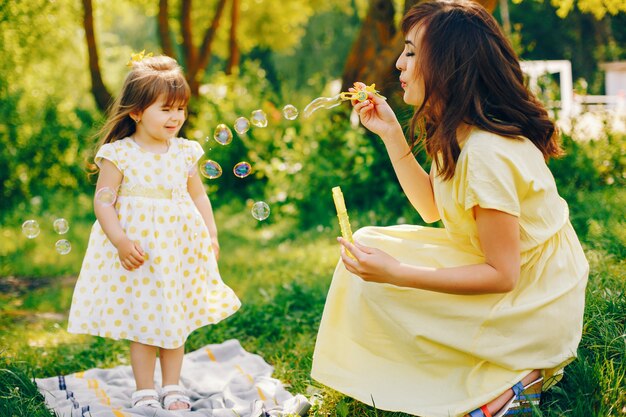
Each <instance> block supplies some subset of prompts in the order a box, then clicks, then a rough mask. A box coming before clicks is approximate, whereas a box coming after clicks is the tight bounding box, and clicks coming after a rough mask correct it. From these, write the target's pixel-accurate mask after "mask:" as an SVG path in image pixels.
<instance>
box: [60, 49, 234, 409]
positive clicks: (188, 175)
mask: <svg viewBox="0 0 626 417" xmlns="http://www.w3.org/2000/svg"><path fill="white" fill-rule="evenodd" d="M131 62H132V70H131V71H130V73H129V74H128V76H127V77H126V80H125V82H124V85H123V87H122V91H121V93H120V95H119V97H118V98H117V100H116V101H115V103H114V104H113V105H112V107H111V109H110V114H109V118H108V120H107V122H106V124H105V125H104V127H103V129H102V131H101V139H100V145H101V146H100V148H99V150H98V152H97V154H96V156H95V162H96V165H97V167H98V168H99V176H98V182H97V185H96V190H97V192H96V198H95V208H94V210H95V213H96V218H97V221H96V222H95V224H94V226H93V228H92V231H91V236H90V238H89V246H88V248H87V253H86V254H85V259H84V261H83V265H82V269H81V271H80V275H79V278H78V282H77V283H76V288H75V290H74V296H73V300H72V307H71V310H70V316H69V324H68V330H69V331H70V332H72V333H86V334H91V335H95V336H102V337H109V338H112V339H116V340H117V339H128V340H130V341H131V343H130V360H131V365H132V369H133V374H134V377H135V382H136V385H137V390H136V391H135V392H134V393H133V395H132V405H133V407H154V408H162V407H164V408H166V409H172V410H174V409H190V408H191V403H190V400H189V397H188V396H187V395H185V393H184V389H183V387H181V386H180V385H178V384H179V379H180V372H181V367H182V361H183V355H184V343H185V340H186V339H187V336H188V335H189V334H190V333H191V332H192V331H194V330H195V329H197V328H199V327H202V326H205V325H207V324H213V323H217V322H219V321H220V320H222V319H224V318H226V317H228V316H230V315H231V314H233V313H234V312H235V311H237V309H238V308H239V306H240V302H239V299H238V298H237V296H236V295H235V294H234V292H233V291H232V290H231V289H230V288H229V287H228V286H226V285H225V284H224V283H223V282H222V279H221V277H220V274H219V271H218V267H217V257H218V255H219V244H218V240H217V229H216V225H215V219H214V217H213V211H212V208H211V203H210V202H209V199H208V197H207V195H206V193H205V190H204V187H203V184H202V181H201V179H200V177H199V175H194V173H195V167H196V163H197V161H198V160H199V158H200V157H202V155H203V153H204V152H203V150H202V147H201V146H200V144H198V143H197V142H193V141H189V140H186V139H183V138H178V137H177V136H176V135H177V133H178V132H179V130H180V128H181V126H182V125H183V123H184V121H185V117H186V106H187V102H188V100H189V96H190V90H189V86H188V84H187V82H186V80H185V78H184V76H183V74H182V71H181V68H180V66H179V65H178V64H177V63H176V61H175V60H173V59H171V58H169V57H166V56H159V57H149V58H145V59H143V60H140V61H131ZM157 351H158V353H159V360H160V364H161V373H162V389H161V393H160V396H159V394H158V393H157V391H156V390H155V384H154V370H155V362H156V354H157Z"/></svg>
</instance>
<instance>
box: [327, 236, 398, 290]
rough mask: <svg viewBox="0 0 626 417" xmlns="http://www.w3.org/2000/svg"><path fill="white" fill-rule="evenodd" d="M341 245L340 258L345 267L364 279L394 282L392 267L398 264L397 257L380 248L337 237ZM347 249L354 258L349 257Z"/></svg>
mask: <svg viewBox="0 0 626 417" xmlns="http://www.w3.org/2000/svg"><path fill="white" fill-rule="evenodd" d="M337 240H338V241H339V243H341V245H342V246H343V247H342V248H341V260H342V261H343V264H344V265H345V266H346V269H347V270H348V271H350V272H352V273H353V274H355V275H358V276H359V277H361V278H363V280H365V281H371V282H386V283H388V284H393V283H394V275H393V272H394V268H396V267H397V266H399V265H400V262H398V260H397V259H395V258H394V257H392V256H390V255H389V254H387V253H386V252H383V251H381V250H380V249H376V248H370V247H367V246H363V245H361V244H360V243H357V242H354V244H352V243H350V242H348V241H347V240H345V239H344V238H341V237H340V238H337ZM346 251H349V252H350V253H351V254H352V255H354V258H351V257H350V255H348V253H347V252H346Z"/></svg>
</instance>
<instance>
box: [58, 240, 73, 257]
mask: <svg viewBox="0 0 626 417" xmlns="http://www.w3.org/2000/svg"><path fill="white" fill-rule="evenodd" d="M54 248H55V249H56V250H57V252H58V253H59V255H67V254H68V253H70V251H71V250H72V245H71V244H70V241H69V240H67V239H61V240H57V243H55V244H54Z"/></svg>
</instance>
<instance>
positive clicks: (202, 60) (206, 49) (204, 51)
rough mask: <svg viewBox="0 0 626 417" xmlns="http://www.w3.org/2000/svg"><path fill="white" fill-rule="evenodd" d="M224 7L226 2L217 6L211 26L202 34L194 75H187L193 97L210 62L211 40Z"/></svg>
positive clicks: (221, 1)
mask: <svg viewBox="0 0 626 417" xmlns="http://www.w3.org/2000/svg"><path fill="white" fill-rule="evenodd" d="M225 6H226V0H220V2H219V3H218V4H217V8H216V9H215V15H214V16H213V21H212V22H211V26H210V27H209V28H208V29H207V30H206V32H205V33H204V38H203V39H202V45H201V46H200V49H199V51H198V62H197V65H196V68H195V72H194V74H189V81H190V83H189V85H190V86H192V88H191V93H192V94H193V95H194V96H197V95H198V88H199V87H200V78H201V77H202V75H203V74H204V70H205V69H206V68H207V67H208V65H209V62H211V51H212V50H213V39H215V34H216V33H217V28H218V27H219V26H220V19H221V17H222V14H223V13H224V7H225Z"/></svg>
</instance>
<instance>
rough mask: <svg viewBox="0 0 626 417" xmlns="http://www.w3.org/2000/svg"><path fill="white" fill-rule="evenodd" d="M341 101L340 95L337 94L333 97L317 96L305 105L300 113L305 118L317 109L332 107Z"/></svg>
mask: <svg viewBox="0 0 626 417" xmlns="http://www.w3.org/2000/svg"><path fill="white" fill-rule="evenodd" d="M342 102H343V100H342V99H341V96H340V95H339V94H338V95H336V96H334V97H318V98H316V99H315V100H313V101H311V102H310V103H309V104H307V105H306V107H305V108H304V110H303V112H302V114H303V115H304V117H305V118H307V117H310V116H311V115H312V114H313V113H314V112H315V111H316V110H319V109H332V108H333V107H336V106H338V105H340V104H341V103H342Z"/></svg>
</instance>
